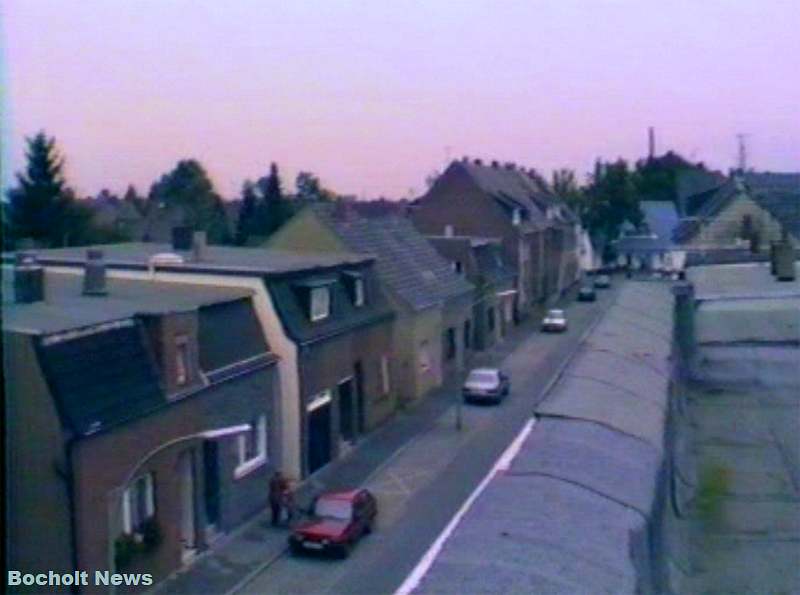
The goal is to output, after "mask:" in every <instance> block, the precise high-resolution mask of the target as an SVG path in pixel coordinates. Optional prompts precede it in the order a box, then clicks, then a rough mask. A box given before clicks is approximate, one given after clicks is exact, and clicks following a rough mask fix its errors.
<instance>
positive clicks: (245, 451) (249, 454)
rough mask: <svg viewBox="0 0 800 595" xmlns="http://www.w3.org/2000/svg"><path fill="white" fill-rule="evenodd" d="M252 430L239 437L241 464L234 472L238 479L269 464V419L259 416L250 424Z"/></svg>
mask: <svg viewBox="0 0 800 595" xmlns="http://www.w3.org/2000/svg"><path fill="white" fill-rule="evenodd" d="M250 424H251V426H252V428H251V430H250V431H249V432H248V433H246V434H242V435H241V436H239V439H238V442H237V444H236V446H237V449H238V456H239V462H238V464H237V465H236V469H235V470H234V472H233V476H234V477H235V478H236V479H239V478H240V477H244V476H245V475H247V474H248V473H250V472H251V471H253V470H255V469H257V468H258V467H261V466H262V465H264V464H265V463H266V462H267V417H266V416H265V415H261V416H259V417H258V418H257V419H254V420H253V421H252V422H250Z"/></svg>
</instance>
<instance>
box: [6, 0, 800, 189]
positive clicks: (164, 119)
mask: <svg viewBox="0 0 800 595" xmlns="http://www.w3.org/2000/svg"><path fill="white" fill-rule="evenodd" d="M2 6H3V9H2V10H3V13H2V23H3V36H2V44H3V54H4V57H5V60H4V68H3V77H4V81H3V82H4V85H3V87H4V88H7V89H8V93H4V98H5V103H4V110H3V118H2V136H3V164H4V167H3V186H4V187H5V186H6V185H7V184H8V183H9V181H10V180H11V176H10V173H11V172H12V171H16V170H18V169H20V168H21V167H22V166H23V164H24V156H23V151H24V143H23V138H24V137H25V136H26V135H31V134H33V133H35V132H36V131H38V130H39V129H42V128H44V129H45V130H46V131H47V132H48V133H49V134H51V135H54V136H56V138H57V140H58V143H59V146H60V148H61V150H62V152H63V154H64V155H65V157H66V159H67V176H68V181H69V182H70V184H71V185H72V186H73V187H75V188H76V189H77V190H78V192H79V193H80V194H86V193H96V192H97V191H99V190H100V189H101V188H103V187H108V188H110V189H112V190H114V191H117V192H122V191H123V190H124V189H125V187H126V186H127V184H128V183H134V184H135V185H136V186H137V187H138V188H139V190H140V191H141V192H146V191H147V189H148V188H149V186H150V184H151V183H152V181H153V180H155V179H156V178H157V177H158V176H160V175H161V174H163V173H164V172H166V171H168V170H169V169H170V168H172V167H173V166H174V164H175V162H176V161H177V160H178V159H181V158H186V157H194V158H197V159H199V160H200V161H201V162H202V163H203V164H204V165H205V167H206V168H207V169H208V171H209V172H210V174H211V175H212V178H213V180H214V182H215V184H216V186H217V189H218V190H219V191H220V192H221V193H222V194H223V195H224V196H225V197H228V198H232V197H234V196H236V195H237V194H238V191H239V188H240V187H241V183H242V181H243V180H244V179H245V178H256V177H258V176H260V175H262V174H263V173H264V172H266V171H267V169H268V166H269V162H270V161H277V162H278V164H279V165H280V166H281V168H282V171H283V173H284V176H285V180H284V183H285V185H287V186H291V182H292V180H293V178H294V175H295V174H296V172H297V171H298V170H299V169H305V170H310V171H313V172H315V173H316V174H317V175H319V176H320V178H321V179H322V181H323V183H324V184H325V185H326V186H328V187H330V188H332V189H333V190H336V191H338V192H341V193H352V194H357V195H365V196H370V197H372V196H377V195H386V196H390V197H396V198H399V197H403V196H408V195H409V193H411V192H421V191H422V190H423V189H424V186H425V184H424V179H425V176H426V175H427V174H428V173H430V172H431V171H432V170H434V169H436V168H441V167H442V165H443V164H444V161H445V156H446V155H448V154H449V155H450V156H451V157H460V156H461V155H470V156H475V157H483V158H484V159H499V160H502V161H507V160H508V161H516V162H518V163H521V164H525V165H529V166H534V167H537V168H539V169H541V170H543V171H546V172H547V171H549V170H551V169H552V168H555V167H572V168H574V169H576V170H578V171H579V172H580V173H581V174H583V173H584V172H586V171H588V170H589V169H590V167H591V164H592V162H593V160H594V159H595V158H596V157H598V156H602V157H605V158H615V157H618V156H623V157H626V158H629V159H635V158H637V157H639V156H642V155H643V154H644V152H645V150H646V139H647V136H646V133H647V127H648V126H649V125H653V126H655V127H656V133H657V142H658V147H659V150H666V149H667V148H674V149H676V150H678V151H680V152H681V153H684V154H685V155H686V156H687V157H692V158H694V159H697V160H704V161H705V162H706V163H708V164H710V165H712V166H714V167H718V168H723V169H725V170H727V168H728V167H730V166H732V165H734V163H735V159H736V138H735V135H736V134H737V133H740V132H742V133H747V134H748V135H749V136H748V148H749V152H750V162H751V165H752V166H753V167H755V168H757V169H766V170H774V171H781V170H793V171H798V170H800V74H798V73H799V72H800V67H798V60H799V59H800V58H798V57H799V56H800V36H798V34H797V31H798V30H799V29H800V10H798V4H797V0H786V1H781V0H735V1H729V0H703V1H702V2H697V1H696V0H676V1H669V0H667V1H663V2H655V1H642V0H629V1H627V0H580V1H579V0H549V1H542V0H524V1H504V2H495V1H480V2H479V1H465V0H451V1H450V2H443V1H437V0H426V1H420V2H408V1H374V0H373V1H370V0H366V1H363V2H345V1H321V0H318V1H314V2H283V1H282V2H272V1H269V2H268V1H265V0H226V1H220V0H187V1H177V0H114V1H109V0H81V1H80V2H75V1H73V0H69V1H66V0H65V1H59V0H5V2H4V3H3V5H2ZM6 166H10V167H6ZM412 189H413V190H412Z"/></svg>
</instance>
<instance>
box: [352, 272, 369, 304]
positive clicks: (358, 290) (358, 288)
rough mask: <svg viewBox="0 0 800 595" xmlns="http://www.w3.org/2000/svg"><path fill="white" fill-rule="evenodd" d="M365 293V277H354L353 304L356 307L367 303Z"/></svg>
mask: <svg viewBox="0 0 800 595" xmlns="http://www.w3.org/2000/svg"><path fill="white" fill-rule="evenodd" d="M365 301H366V300H365V294H364V279H360V278H356V279H353V304H354V305H355V306H356V307H361V306H363V305H364V303H365Z"/></svg>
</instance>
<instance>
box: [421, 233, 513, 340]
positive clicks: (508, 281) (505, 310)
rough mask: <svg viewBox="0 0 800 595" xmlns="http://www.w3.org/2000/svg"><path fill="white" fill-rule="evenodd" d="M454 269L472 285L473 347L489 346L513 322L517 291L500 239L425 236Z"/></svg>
mask: <svg viewBox="0 0 800 595" xmlns="http://www.w3.org/2000/svg"><path fill="white" fill-rule="evenodd" d="M428 241H429V242H430V243H431V244H432V245H433V247H434V248H436V250H437V252H439V254H440V255H441V256H442V258H444V259H445V260H447V261H448V262H449V263H450V266H451V267H452V268H453V271H454V272H456V273H457V274H460V275H464V277H465V278H466V279H467V280H468V281H469V282H470V283H472V284H473V285H474V286H475V302H474V304H473V306H472V321H473V336H472V341H473V345H474V348H475V349H480V350H482V349H488V348H489V347H491V346H492V345H494V344H495V343H496V342H498V341H500V340H501V339H502V338H503V337H505V336H506V334H507V333H508V331H509V330H510V329H511V327H512V326H513V324H514V301H515V297H516V294H517V291H516V289H515V287H516V280H515V277H514V273H513V272H512V271H511V270H510V268H509V267H507V266H506V264H505V261H504V260H503V250H502V247H501V245H500V240H497V239H492V238H476V237H465V236H428Z"/></svg>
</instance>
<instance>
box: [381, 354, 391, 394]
mask: <svg viewBox="0 0 800 595" xmlns="http://www.w3.org/2000/svg"><path fill="white" fill-rule="evenodd" d="M381 385H382V388H383V394H384V395H388V394H389V391H390V390H391V383H390V381H389V356H387V355H384V356H382V357H381Z"/></svg>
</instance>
